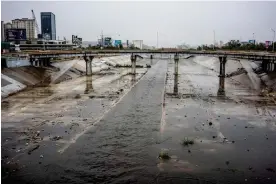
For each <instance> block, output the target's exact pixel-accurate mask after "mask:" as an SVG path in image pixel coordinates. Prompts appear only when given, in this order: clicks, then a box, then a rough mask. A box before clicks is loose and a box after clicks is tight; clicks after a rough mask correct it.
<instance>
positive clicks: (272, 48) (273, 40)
mask: <svg viewBox="0 0 276 184" xmlns="http://www.w3.org/2000/svg"><path fill="white" fill-rule="evenodd" d="M271 31H273V41H272V52H274V39H275V30H274V29H272V28H271Z"/></svg>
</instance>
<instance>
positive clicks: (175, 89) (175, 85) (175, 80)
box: [173, 74, 178, 94]
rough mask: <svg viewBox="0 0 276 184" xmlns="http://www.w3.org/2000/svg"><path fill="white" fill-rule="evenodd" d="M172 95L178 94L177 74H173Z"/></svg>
mask: <svg viewBox="0 0 276 184" xmlns="http://www.w3.org/2000/svg"><path fill="white" fill-rule="evenodd" d="M173 93H174V94H178V74H174V86H173Z"/></svg>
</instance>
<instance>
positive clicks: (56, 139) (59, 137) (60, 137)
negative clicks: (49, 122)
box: [51, 136, 62, 141]
mask: <svg viewBox="0 0 276 184" xmlns="http://www.w3.org/2000/svg"><path fill="white" fill-rule="evenodd" d="M60 139H62V136H54V137H53V138H51V140H52V141H58V140H60Z"/></svg>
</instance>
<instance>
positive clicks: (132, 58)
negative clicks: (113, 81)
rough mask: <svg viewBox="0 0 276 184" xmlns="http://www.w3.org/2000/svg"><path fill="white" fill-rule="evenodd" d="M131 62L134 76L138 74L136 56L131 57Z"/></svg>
mask: <svg viewBox="0 0 276 184" xmlns="http://www.w3.org/2000/svg"><path fill="white" fill-rule="evenodd" d="M130 60H131V66H132V67H131V68H132V71H131V73H132V75H135V74H136V55H133V53H132V54H131V56H130Z"/></svg>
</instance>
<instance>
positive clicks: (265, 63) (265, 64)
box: [262, 59, 268, 72]
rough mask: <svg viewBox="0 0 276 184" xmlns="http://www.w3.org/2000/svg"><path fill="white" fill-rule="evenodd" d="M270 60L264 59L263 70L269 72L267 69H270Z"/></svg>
mask: <svg viewBox="0 0 276 184" xmlns="http://www.w3.org/2000/svg"><path fill="white" fill-rule="evenodd" d="M267 65H268V60H267V59H263V61H262V69H263V71H265V72H267V68H268V66H267Z"/></svg>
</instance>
